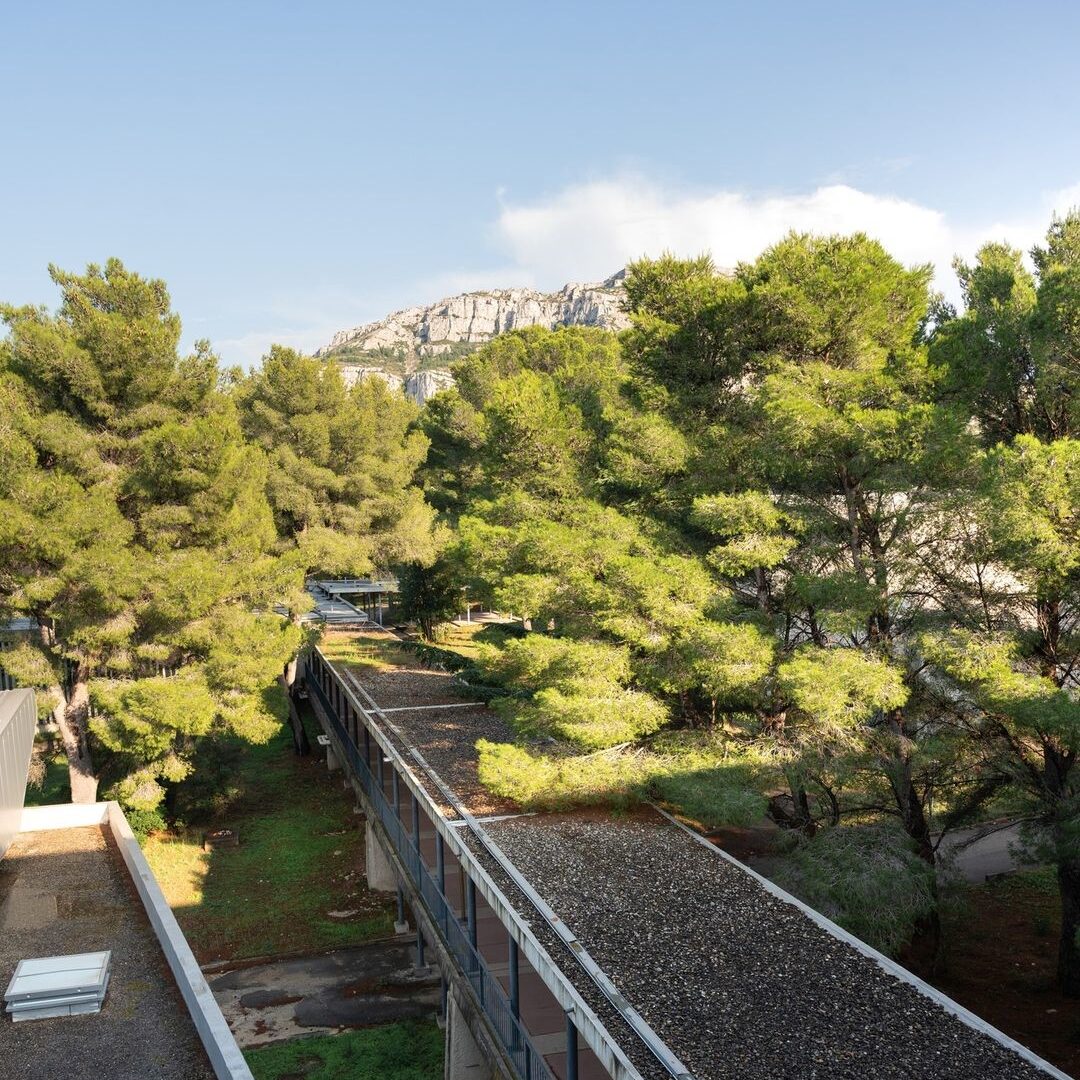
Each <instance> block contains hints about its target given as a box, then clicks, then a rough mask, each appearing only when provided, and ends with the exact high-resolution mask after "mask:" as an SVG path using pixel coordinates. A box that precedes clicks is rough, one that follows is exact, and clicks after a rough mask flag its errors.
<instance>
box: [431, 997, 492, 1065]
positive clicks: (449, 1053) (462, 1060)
mask: <svg viewBox="0 0 1080 1080" xmlns="http://www.w3.org/2000/svg"><path fill="white" fill-rule="evenodd" d="M443 1076H444V1077H445V1080H495V1073H494V1071H493V1070H492V1068H491V1066H490V1065H489V1064H488V1061H487V1059H486V1058H485V1057H484V1055H483V1054H482V1053H481V1052H480V1047H479V1046H477V1045H476V1040H475V1039H474V1038H473V1034H472V1032H471V1031H470V1030H469V1026H468V1024H466V1023H465V1017H464V1016H462V1014H461V1009H460V1008H459V1007H458V1003H457V998H456V997H455V996H454V994H452V993H451V994H450V995H448V999H447V1003H446V1068H445V1070H444V1072H443Z"/></svg>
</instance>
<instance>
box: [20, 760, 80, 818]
mask: <svg viewBox="0 0 1080 1080" xmlns="http://www.w3.org/2000/svg"><path fill="white" fill-rule="evenodd" d="M69 802H71V779H70V777H69V775H68V763H67V755H66V754H65V753H64V752H63V751H62V750H60V751H58V752H57V753H55V754H53V755H52V756H50V757H49V758H48V760H47V761H46V763H45V782H44V783H43V784H42V785H41V787H39V788H38V787H29V786H28V787H27V789H26V800H25V805H26V806H52V805H53V804H54V803H69Z"/></svg>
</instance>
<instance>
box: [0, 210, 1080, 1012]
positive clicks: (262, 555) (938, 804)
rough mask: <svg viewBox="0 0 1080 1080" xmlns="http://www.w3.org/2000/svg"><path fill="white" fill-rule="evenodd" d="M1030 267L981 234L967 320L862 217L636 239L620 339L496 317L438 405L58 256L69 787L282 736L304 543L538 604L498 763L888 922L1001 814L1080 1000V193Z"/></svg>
mask: <svg viewBox="0 0 1080 1080" xmlns="http://www.w3.org/2000/svg"><path fill="white" fill-rule="evenodd" d="M1031 265H1032V266H1033V270H1031V269H1029V268H1028V264H1027V263H1026V262H1025V260H1024V258H1023V257H1022V255H1021V253H1020V252H1017V251H1014V250H1012V249H1010V248H1008V247H1006V246H1004V245H1001V244H990V245H987V246H986V247H984V248H983V249H982V250H981V251H980V252H979V253H978V256H977V259H976V261H975V263H974V264H972V265H966V264H960V263H958V264H957V270H958V273H959V276H960V280H961V283H962V286H963V290H964V298H965V307H964V310H963V312H962V313H958V312H956V311H954V310H953V309H952V308H950V307H949V305H947V304H946V303H944V302H943V301H942V300H941V298H940V297H938V296H936V295H934V294H933V293H932V292H931V291H930V271H929V268H927V267H916V268H906V267H904V266H902V265H901V264H899V263H898V262H897V261H896V260H895V259H893V258H892V257H890V256H889V255H888V253H887V252H885V251H884V250H883V249H882V248H881V246H880V245H879V244H877V243H876V242H874V241H873V240H871V239H868V238H867V237H865V236H861V235H856V236H851V237H828V238H821V237H810V236H798V235H792V236H789V237H788V238H786V239H785V240H783V241H781V242H780V243H778V244H776V245H775V246H774V247H772V248H770V249H769V250H767V251H766V252H764V253H763V254H762V255H761V257H760V258H759V259H758V260H757V261H756V262H754V263H753V264H747V265H743V266H740V267H739V268H738V269H737V270H736V271H735V272H734V274H731V275H726V274H720V273H717V272H716V271H715V269H714V268H713V266H712V265H711V263H710V262H709V260H708V259H705V258H701V259H694V260H679V259H675V258H671V257H664V258H660V259H655V260H642V261H640V262H638V263H635V264H633V265H632V266H631V267H630V270H629V274H628V277H627V281H626V295H627V305H628V310H629V312H630V314H631V317H632V320H633V325H632V327H631V328H630V329H629V330H627V331H625V332H624V333H623V334H622V335H619V336H616V335H613V334H610V333H608V332H605V331H601V330H592V329H586V328H580V327H576V328H565V329H562V330H557V331H550V330H545V329H540V328H531V329H528V330H523V331H520V332H515V333H511V334H507V335H503V336H501V337H498V338H496V339H494V340H493V341H492V342H490V343H489V344H488V345H486V346H484V347H482V348H481V349H479V350H476V351H474V352H471V353H470V354H469V355H468V356H465V357H464V358H462V359H460V360H458V361H457V363H456V365H455V373H456V387H455V388H454V389H452V390H449V391H445V392H443V393H440V394H438V395H436V397H435V398H433V399H432V400H431V401H430V402H429V403H428V405H427V406H426V407H425V409H424V410H423V411H422V412H418V410H416V409H415V408H414V407H413V406H412V405H410V404H409V403H408V402H407V401H406V400H405V399H404V398H402V397H401V396H400V395H396V394H393V393H391V392H389V391H388V390H387V389H386V387H385V385H384V384H383V383H381V382H380V381H379V380H377V379H372V380H362V381H360V382H359V383H358V384H357V385H356V386H355V387H353V388H351V389H346V387H345V386H344V383H343V381H342V379H341V376H340V371H339V369H338V368H337V366H336V365H335V364H333V363H332V362H324V361H317V360H313V359H310V358H307V357H303V356H301V355H299V354H297V353H295V352H293V351H292V350H288V349H283V348H274V349H273V350H271V352H270V353H269V355H268V356H267V357H266V358H265V359H264V361H263V363H262V365H261V366H260V367H259V368H258V369H257V370H255V371H253V372H251V373H249V374H244V373H242V372H237V371H225V370H222V368H221V366H220V364H219V363H218V361H217V359H216V358H215V357H214V355H213V354H212V352H211V351H210V349H209V346H207V345H205V344H203V343H200V344H198V345H197V346H196V347H195V349H194V351H193V352H192V353H191V354H190V355H187V356H182V355H181V354H180V353H179V350H178V343H179V340H180V323H179V319H178V317H177V316H176V315H175V314H174V313H173V312H172V311H171V308H170V304H169V298H168V294H167V292H166V290H165V287H164V285H163V284H162V283H161V282H158V281H152V280H146V279H143V278H141V277H139V276H138V275H136V274H133V273H131V272H130V271H128V270H127V269H125V268H124V267H123V265H122V264H120V263H119V262H116V261H110V262H109V263H108V264H107V265H106V266H105V267H104V268H100V267H93V266H92V267H90V268H89V269H88V270H87V272H86V274H84V275H76V274H68V273H64V272H61V271H59V270H54V271H53V277H54V280H55V281H56V283H57V285H58V286H59V288H60V290H61V293H62V298H63V299H62V303H61V306H60V308H59V310H58V311H57V312H56V313H49V312H47V311H45V310H42V309H37V308H28V307H11V306H5V307H3V308H2V309H0V313H2V315H3V318H4V320H5V322H6V324H7V326H8V331H9V332H8V335H7V337H6V338H5V339H4V340H3V341H2V342H0V619H4V620H6V619H8V618H10V617H12V616H29V617H30V618H31V619H32V620H33V621H34V623H35V625H36V626H37V627H38V628H39V629H38V630H37V632H36V633H35V634H34V635H33V636H31V637H30V638H26V637H25V636H23V637H21V638H19V639H18V642H17V644H15V646H14V647H13V648H9V649H7V650H6V651H5V653H4V666H5V667H6V668H7V669H8V670H9V671H11V672H12V673H13V674H14V675H15V676H16V677H17V678H18V679H19V680H20V681H22V682H23V683H25V684H27V685H34V686H37V687H39V688H40V689H41V691H42V694H41V700H42V701H43V703H44V707H45V708H47V709H48V710H49V711H50V712H52V713H53V715H54V717H55V719H56V722H57V724H58V725H59V728H60V731H61V734H62V738H63V743H64V750H65V753H66V756H67V760H68V763H69V766H70V769H71V779H72V794H73V797H74V798H76V799H88V798H93V797H94V794H95V792H96V790H97V787H98V785H99V783H100V784H101V786H102V789H103V791H104V792H106V793H108V794H109V795H110V796H113V797H117V798H119V799H121V800H122V801H123V802H124V803H125V805H126V806H127V807H129V808H130V809H131V810H133V811H138V812H141V813H144V814H151V813H158V812H160V811H161V810H162V809H163V808H164V809H165V810H166V811H167V812H168V813H169V814H171V815H173V816H175V815H176V814H177V813H180V812H182V813H183V814H184V815H185V816H187V817H191V818H193V817H194V816H196V815H197V814H198V813H199V812H206V811H208V810H210V809H213V807H214V806H215V805H216V800H219V798H220V792H219V790H218V788H220V787H221V786H222V785H221V784H218V783H217V780H216V779H215V778H218V779H220V778H224V777H227V776H228V772H229V761H230V760H231V758H230V755H234V754H235V750H236V746H237V745H238V742H252V741H254V742H266V741H267V740H269V739H270V738H271V737H272V736H273V734H274V733H275V732H276V731H278V730H279V728H280V723H281V719H282V717H281V712H282V704H281V703H282V698H281V695H280V694H276V693H274V692H273V684H274V681H275V679H276V678H277V677H278V676H279V675H281V674H282V672H283V670H285V669H287V665H288V662H289V661H290V660H291V659H292V658H293V657H294V656H295V654H296V651H297V649H298V647H300V646H301V644H302V642H303V640H304V633H303V631H302V628H301V624H300V621H299V620H300V616H301V615H302V614H303V612H304V610H305V608H306V607H307V606H308V605H309V604H310V600H309V599H308V598H307V596H306V594H305V592H304V590H303V582H304V578H305V576H306V575H308V574H312V573H328V574H335V575H336V574H350V575H357V574H364V573H367V572H370V571H372V570H373V569H378V570H380V571H382V570H386V569H390V568H396V569H397V570H398V571H399V573H400V577H401V581H402V589H403V593H402V599H403V601H404V607H405V609H406V611H408V612H409V613H410V614H411V616H412V617H414V618H415V620H416V622H417V623H418V625H419V626H420V627H421V629H422V631H423V634H424V636H425V637H429V638H430V637H431V636H432V635H433V634H434V633H435V631H436V627H437V624H438V622H439V621H440V620H444V619H446V618H448V617H449V616H450V615H452V614H454V613H456V612H457V610H459V604H460V600H461V596H462V592H461V591H462V589H467V590H468V596H469V597H470V598H471V599H473V600H479V601H484V602H486V603H488V604H489V605H491V606H493V607H495V608H497V609H499V610H502V611H507V612H513V613H514V614H515V615H516V616H518V617H519V618H520V619H521V620H522V622H523V625H524V626H525V627H527V628H528V630H529V632H528V633H523V634H520V635H517V634H502V635H500V636H499V638H498V640H497V641H494V642H489V643H487V644H485V645H482V646H481V647H480V648H479V649H478V650H477V651H476V653H475V654H473V655H472V656H471V657H470V664H471V666H472V671H471V676H472V677H473V681H474V682H477V683H481V684H482V685H483V686H484V687H485V688H486V690H485V693H487V692H488V691H490V694H491V695H492V696H493V701H494V705H495V707H496V708H497V709H498V710H499V711H500V712H501V713H502V714H503V715H504V716H505V717H506V718H507V720H508V721H509V722H510V724H511V725H512V726H513V728H514V730H515V731H516V732H517V735H518V737H517V739H516V740H515V741H514V742H513V743H505V744H493V743H482V744H480V768H481V774H482V777H483V778H484V780H485V781H486V782H487V783H488V784H489V785H490V786H491V787H492V788H493V789H494V790H495V791H496V792H498V793H499V794H501V795H505V796H509V797H511V798H514V799H516V800H518V801H519V802H521V803H522V804H524V805H527V806H535V807H565V806H570V805H574V804H580V803H607V804H626V803H629V802H632V801H634V800H636V799H641V798H645V797H648V798H658V799H661V800H664V801H667V802H668V803H670V804H672V805H673V806H675V807H677V808H678V809H680V810H681V811H682V812H683V813H686V814H688V815H690V816H693V817H695V818H696V819H698V820H699V821H701V822H702V823H704V824H705V825H722V824H740V823H741V824H746V823H752V822H755V821H758V820H760V819H761V817H762V815H764V814H768V815H769V816H771V817H772V819H773V820H774V821H775V822H777V823H778V824H779V825H780V826H782V828H783V830H784V832H785V835H786V836H787V837H789V838H790V847H791V852H790V856H789V858H788V859H787V862H786V866H787V871H786V872H787V873H788V874H789V876H790V880H791V882H792V884H793V885H795V886H796V887H798V888H799V889H800V890H801V891H802V892H803V893H804V894H805V895H810V896H813V897H814V898H815V902H817V903H818V904H820V905H821V906H823V907H825V908H827V909H828V910H830V911H832V912H834V913H835V914H836V915H837V916H838V917H840V918H841V919H844V920H846V921H847V922H848V923H849V924H850V925H853V926H855V925H857V926H858V929H859V932H860V933H862V934H864V935H865V936H867V937H868V938H871V939H873V940H875V941H877V942H879V943H881V944H883V945H885V946H887V947H891V948H894V947H896V946H897V945H898V944H899V943H901V942H902V941H904V940H906V939H907V938H908V937H910V936H911V934H912V933H916V934H922V935H926V936H927V937H928V938H930V939H933V937H934V935H935V933H936V927H937V911H938V903H937V889H938V881H939V876H938V873H937V872H938V870H939V869H940V868H939V865H938V864H939V858H938V843H939V838H940V835H941V832H942V831H943V830H947V829H949V828H952V827H955V826H957V825H960V824H963V823H965V822H967V821H970V820H973V819H975V818H977V817H979V816H980V815H986V814H988V813H990V812H995V813H996V812H1006V813H1008V814H1010V815H1012V816H1015V817H1017V818H1020V819H1021V820H1023V821H1024V822H1025V823H1026V824H1027V825H1028V826H1029V829H1030V831H1029V840H1030V843H1031V845H1032V846H1033V847H1035V848H1037V849H1038V850H1039V851H1040V853H1041V854H1042V855H1043V856H1045V858H1046V859H1047V860H1048V861H1050V862H1051V863H1052V864H1053V865H1054V866H1056V868H1057V878H1058V884H1059V888H1060V892H1061V900H1062V923H1061V938H1060V950H1059V957H1060V962H1059V978H1060V981H1061V985H1062V988H1063V989H1064V990H1065V991H1066V992H1068V993H1070V994H1073V995H1077V994H1080V948H1078V942H1077V933H1078V931H1080V806H1078V798H1080V795H1078V790H1080V789H1078V784H1080V781H1078V772H1077V753H1078V751H1080V702H1078V700H1077V678H1078V677H1080V675H1078V661H1080V634H1078V631H1077V625H1076V623H1077V614H1078V606H1077V601H1078V599H1080V598H1078V595H1077V593H1078V588H1080V546H1078V543H1077V541H1078V539H1080V536H1078V535H1077V534H1078V531H1080V512H1078V508H1080V441H1078V440H1077V438H1076V436H1077V431H1076V427H1077V418H1076V410H1077V408H1078V405H1077V402H1078V401H1080V396H1078V391H1080V216H1076V215H1074V216H1070V217H1068V218H1066V219H1063V220H1060V221H1055V222H1054V223H1053V224H1052V226H1051V228H1050V230H1049V232H1048V234H1047V237H1046V241H1045V243H1044V244H1043V245H1041V246H1040V247H1038V248H1037V249H1036V250H1035V251H1034V252H1033V253H1032V262H1031ZM421 485H422V486H421ZM288 674H289V672H288V671H287V670H286V676H287V677H288ZM500 689H501V690H502V691H505V692H502V693H500ZM867 912H870V917H869V918H867V914H866V913H867ZM860 918H861V919H862V921H861V922H859V921H858V920H859V919H860Z"/></svg>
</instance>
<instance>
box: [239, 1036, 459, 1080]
mask: <svg viewBox="0 0 1080 1080" xmlns="http://www.w3.org/2000/svg"><path fill="white" fill-rule="evenodd" d="M244 1057H245V1058H247V1062H248V1065H250V1066H251V1071H252V1073H253V1074H254V1075H255V1080H286V1078H293V1077H303V1078H304V1080H441V1077H442V1075H443V1033H442V1032H441V1031H440V1030H439V1028H438V1026H437V1025H435V1024H433V1023H422V1022H419V1021H413V1022H409V1023H404V1024H388V1025H387V1026H385V1027H378V1028H366V1029H364V1030H361V1031H347V1032H345V1033H344V1034H341V1035H323V1036H318V1037H315V1038H310V1039H294V1040H293V1041H291V1042H287V1043H275V1044H274V1045H272V1046H264V1047H262V1048H260V1049H257V1050H248V1051H246V1052H245V1054H244Z"/></svg>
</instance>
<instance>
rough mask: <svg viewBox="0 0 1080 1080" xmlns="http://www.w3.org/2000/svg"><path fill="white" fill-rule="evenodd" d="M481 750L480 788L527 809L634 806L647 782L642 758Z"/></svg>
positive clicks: (503, 746)
mask: <svg viewBox="0 0 1080 1080" xmlns="http://www.w3.org/2000/svg"><path fill="white" fill-rule="evenodd" d="M476 749H477V750H478V751H479V752H480V762H479V771H480V781H481V783H482V784H484V786H485V787H487V788H488V789H489V790H490V791H492V792H493V793H494V794H496V795H500V796H502V797H503V798H507V799H513V801H514V802H516V803H518V804H519V805H520V806H522V807H524V808H525V809H526V810H567V809H569V808H570V807H573V806H629V805H632V804H633V803H635V802H638V801H640V799H641V798H642V796H643V793H644V789H645V784H646V782H647V779H648V772H649V763H648V760H647V759H646V758H645V756H644V755H642V754H635V753H629V754H625V753H615V752H612V753H604V754H588V755H586V756H584V757H580V756H576V755H570V754H557V755H556V754H552V755H545V754H536V753H532V752H531V751H529V750H527V749H525V748H524V747H520V746H513V745H511V744H510V743H493V742H488V741H487V740H486V739H481V740H480V741H479V742H478V743H477V744H476Z"/></svg>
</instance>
